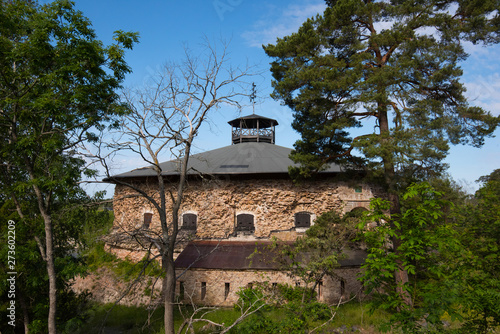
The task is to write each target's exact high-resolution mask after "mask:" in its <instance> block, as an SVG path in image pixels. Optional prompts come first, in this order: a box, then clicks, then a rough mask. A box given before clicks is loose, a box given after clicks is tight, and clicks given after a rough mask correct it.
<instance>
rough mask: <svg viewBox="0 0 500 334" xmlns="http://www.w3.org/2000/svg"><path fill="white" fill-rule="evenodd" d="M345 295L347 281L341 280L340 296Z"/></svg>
mask: <svg viewBox="0 0 500 334" xmlns="http://www.w3.org/2000/svg"><path fill="white" fill-rule="evenodd" d="M344 294H345V281H344V280H343V279H341V280H340V295H341V296H343V295H344Z"/></svg>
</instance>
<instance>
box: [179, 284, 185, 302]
mask: <svg viewBox="0 0 500 334" xmlns="http://www.w3.org/2000/svg"><path fill="white" fill-rule="evenodd" d="M179 300H184V282H183V281H179Z"/></svg>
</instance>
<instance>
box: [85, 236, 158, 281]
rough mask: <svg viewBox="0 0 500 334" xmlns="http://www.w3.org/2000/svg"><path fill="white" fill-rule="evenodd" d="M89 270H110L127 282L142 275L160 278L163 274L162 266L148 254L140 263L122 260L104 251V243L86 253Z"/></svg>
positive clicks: (96, 245)
mask: <svg viewBox="0 0 500 334" xmlns="http://www.w3.org/2000/svg"><path fill="white" fill-rule="evenodd" d="M84 256H85V260H86V262H87V263H88V266H89V270H92V271H97V270H98V269H99V268H103V267H106V268H108V269H110V270H111V271H112V272H113V273H114V274H115V275H116V276H117V277H120V279H123V280H125V281H130V280H133V279H135V278H137V277H138V276H139V274H141V275H145V276H153V277H159V276H160V275H162V274H163V270H162V269H161V266H160V264H158V262H157V261H156V260H152V259H151V258H149V256H148V254H146V255H144V258H143V259H141V260H140V261H139V262H132V261H128V260H122V259H120V258H118V257H117V256H116V255H113V254H111V253H109V252H106V251H105V250H104V243H103V242H100V243H97V244H95V245H94V246H93V247H92V248H90V249H89V250H88V251H87V252H85V253H84Z"/></svg>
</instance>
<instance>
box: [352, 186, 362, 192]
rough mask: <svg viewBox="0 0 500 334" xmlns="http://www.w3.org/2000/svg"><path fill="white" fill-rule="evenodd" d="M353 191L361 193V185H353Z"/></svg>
mask: <svg viewBox="0 0 500 334" xmlns="http://www.w3.org/2000/svg"><path fill="white" fill-rule="evenodd" d="M354 192H356V193H362V192H363V187H361V186H357V187H355V188H354Z"/></svg>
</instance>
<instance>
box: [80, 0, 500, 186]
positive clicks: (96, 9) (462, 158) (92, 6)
mask: <svg viewBox="0 0 500 334" xmlns="http://www.w3.org/2000/svg"><path fill="white" fill-rule="evenodd" d="M76 7H77V8H78V9H79V10H81V11H83V13H84V15H85V16H86V17H88V18H89V19H90V20H91V21H92V23H93V26H94V29H95V30H96V33H97V35H98V38H99V39H101V40H102V41H103V42H104V43H105V44H110V43H111V42H112V41H111V38H112V34H113V31H115V30H118V29H121V30H125V31H137V32H139V33H140V43H139V44H138V45H137V46H136V47H135V48H134V50H133V51H130V52H128V53H127V56H126V60H127V62H128V64H129V65H130V66H131V68H132V70H133V73H132V74H130V75H128V77H127V79H126V81H125V86H126V87H131V88H132V87H138V86H141V85H143V84H144V83H145V81H146V79H147V78H148V76H149V75H151V74H154V73H155V71H156V70H157V69H159V68H160V67H161V66H162V65H163V64H164V63H165V62H167V61H176V60H180V59H181V58H182V54H183V50H184V46H186V45H187V46H189V48H190V49H192V50H194V51H196V49H197V48H198V47H199V46H200V44H201V43H202V42H203V37H204V36H206V37H208V38H209V39H210V40H218V39H226V40H230V47H229V50H230V52H231V59H232V62H233V63H235V64H243V65H244V64H246V63H247V62H248V63H250V64H255V65H256V66H257V67H258V69H259V70H261V71H263V74H262V75H261V76H258V77H255V78H254V79H253V81H255V83H256V84H257V88H258V96H259V98H258V100H259V103H258V104H257V105H256V107H255V112H256V113H257V114H260V115H263V116H266V117H271V118H275V119H277V120H278V122H279V123H280V125H279V126H278V127H277V129H276V137H277V138H276V141H277V144H278V145H282V146H286V147H292V145H293V143H294V142H295V140H296V139H298V138H299V136H298V134H297V133H296V132H294V131H293V130H292V129H291V126H290V123H291V121H292V114H291V112H290V110H289V109H288V108H286V107H283V106H280V104H279V102H276V101H273V100H272V99H271V98H270V97H269V94H270V93H271V92H272V88H271V75H270V72H269V70H268V69H269V62H270V59H269V58H268V57H267V56H266V55H265V53H264V51H263V50H262V47H261V45H262V44H268V43H274V42H275V41H276V38H277V37H283V36H286V35H288V34H291V33H292V32H295V31H297V29H298V27H299V26H300V25H301V23H302V22H303V21H305V20H306V19H307V18H308V17H311V16H314V15H316V14H317V13H321V12H322V11H323V9H324V7H325V5H324V1H322V0H302V1H298V0H287V1H285V0H278V1H262V0H253V1H250V0H203V1H201V0H198V1H193V0H192V1H174V0H148V1H142V2H139V1H130V0H119V1H118V0H101V1H97V0H84V1H76ZM465 47H466V50H467V51H468V52H469V54H470V57H469V59H468V60H467V61H466V62H464V63H463V64H462V68H463V70H464V76H463V82H464V83H465V84H466V87H467V90H468V92H467V96H468V97H469V98H470V100H471V102H472V103H473V104H476V105H479V106H481V107H483V108H485V109H487V110H490V111H491V112H492V113H493V114H495V115H499V114H500V62H499V61H498V56H499V54H500V47H499V46H494V47H488V48H485V47H477V46H472V45H469V44H466V46H465ZM251 112H252V110H251V108H247V109H246V110H243V114H249V113H251ZM238 115H239V114H238V111H237V110H234V109H224V108H223V109H221V110H220V111H217V113H216V114H213V115H212V118H211V123H210V126H208V125H207V126H205V128H204V129H203V130H202V132H201V133H200V135H199V137H198V138H197V141H196V142H195V152H201V151H206V150H210V149H214V148H218V147H222V146H226V145H229V144H230V127H229V125H228V124H227V121H228V120H231V119H233V118H235V117H238ZM496 135H497V137H496V138H489V139H487V140H486V144H485V145H484V146H483V147H482V148H481V149H475V148H471V147H464V146H456V147H452V149H451V151H450V155H449V157H448V158H447V162H448V163H449V164H450V169H449V172H450V174H451V175H452V177H453V178H454V179H455V180H457V181H459V182H462V183H464V184H465V185H467V186H468V187H469V190H470V191H473V190H474V189H476V188H477V184H475V182H474V181H475V180H477V179H478V178H479V177H480V176H482V175H487V174H489V173H491V172H492V171H493V170H494V169H496V168H500V140H499V138H498V136H499V135H500V130H497V131H496ZM169 158H170V157H165V160H168V159H169ZM114 164H115V166H116V167H117V171H126V170H130V169H132V168H135V167H139V165H142V164H141V163H140V162H138V161H137V159H130V158H128V157H126V156H123V157H118V158H117V161H114ZM138 164H139V165H138ZM108 195H111V194H110V193H108Z"/></svg>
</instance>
